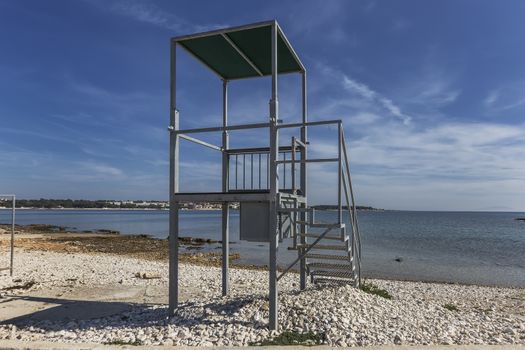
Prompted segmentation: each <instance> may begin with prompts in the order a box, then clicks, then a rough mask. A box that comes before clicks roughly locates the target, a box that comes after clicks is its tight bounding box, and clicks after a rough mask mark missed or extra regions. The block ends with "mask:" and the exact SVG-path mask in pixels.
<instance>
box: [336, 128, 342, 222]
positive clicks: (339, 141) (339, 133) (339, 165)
mask: <svg viewBox="0 0 525 350" xmlns="http://www.w3.org/2000/svg"><path fill="white" fill-rule="evenodd" d="M341 128H342V125H341V122H339V123H337V159H338V161H337V221H338V222H339V223H342V222H343V221H342V220H343V201H342V197H341V196H342V193H343V192H342V180H343V163H342V152H341V151H342V149H341V147H342V146H343V140H342V131H343V130H342V129H341Z"/></svg>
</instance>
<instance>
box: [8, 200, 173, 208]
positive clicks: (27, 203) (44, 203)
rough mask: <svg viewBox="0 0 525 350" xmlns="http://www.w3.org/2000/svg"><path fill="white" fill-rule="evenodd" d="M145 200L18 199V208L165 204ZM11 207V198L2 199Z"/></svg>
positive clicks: (156, 205)
mask: <svg viewBox="0 0 525 350" xmlns="http://www.w3.org/2000/svg"><path fill="white" fill-rule="evenodd" d="M139 203H140V204H141V205H139ZM142 203H143V201H125V202H122V201H112V200H94V201H92V200H87V199H45V198H40V199H17V200H16V207H17V208H39V209H55V208H66V209H84V208H90V209H103V208H111V209H135V208H140V209H161V208H162V207H163V206H162V205H161V204H160V203H159V202H153V203H149V202H148V204H147V205H144V204H142ZM2 206H5V207H10V206H11V200H1V199H0V207H2Z"/></svg>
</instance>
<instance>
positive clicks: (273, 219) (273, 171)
mask: <svg viewBox="0 0 525 350" xmlns="http://www.w3.org/2000/svg"><path fill="white" fill-rule="evenodd" d="M277 70H278V68H277V22H274V23H273V25H272V99H271V100H270V210H269V214H270V218H269V220H270V223H269V232H268V233H269V235H270V237H269V238H270V261H269V266H270V271H269V278H270V295H269V301H270V319H269V328H270V329H271V330H277V329H278V317H277V313H278V308H279V303H278V286H277V249H278V239H277V234H278V227H277V205H278V196H279V178H278V174H279V172H278V168H277V167H278V165H277V160H278V157H279V136H278V129H277V120H278V118H279V101H278V93H277Z"/></svg>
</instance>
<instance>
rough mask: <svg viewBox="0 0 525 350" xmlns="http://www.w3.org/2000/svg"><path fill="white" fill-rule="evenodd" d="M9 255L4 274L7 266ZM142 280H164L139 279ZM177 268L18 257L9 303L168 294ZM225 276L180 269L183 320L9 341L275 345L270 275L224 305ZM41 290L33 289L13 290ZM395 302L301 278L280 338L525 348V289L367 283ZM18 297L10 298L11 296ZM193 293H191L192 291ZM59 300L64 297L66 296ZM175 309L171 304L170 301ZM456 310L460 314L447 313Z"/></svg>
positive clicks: (14, 334) (292, 286)
mask: <svg viewBox="0 0 525 350" xmlns="http://www.w3.org/2000/svg"><path fill="white" fill-rule="evenodd" d="M7 261H8V259H7V256H6V254H2V255H1V256H0V266H3V265H5V264H6V263H7ZM137 273H139V274H140V273H146V274H150V275H152V276H153V277H157V276H158V277H159V278H151V279H145V278H138V277H137ZM167 276H168V264H167V262H159V261H147V260H140V259H136V258H130V257H122V256H116V255H109V254H82V253H78V254H77V253H75V254H70V253H69V254H68V253H58V252H36V251H32V252H28V251H23V252H17V255H16V266H15V275H14V276H13V277H9V275H8V274H7V273H5V271H4V272H2V274H1V275H0V290H1V291H0V294H1V297H0V301H6V300H10V299H13V298H15V299H16V298H17V297H23V296H27V295H32V294H35V293H38V292H45V291H46V290H53V289H55V288H65V289H67V290H75V289H81V288H86V287H90V286H91V287H100V286H113V287H115V286H117V288H121V289H122V290H123V291H125V290H126V289H129V288H132V287H136V286H148V287H151V288H154V289H156V290H160V291H163V290H164V291H165V293H166V295H167V293H168V288H167V284H168V280H167ZM220 276H221V275H220V269H219V268H216V267H206V266H196V265H189V264H181V265H180V290H181V293H182V294H184V293H186V292H187V295H188V298H187V299H186V300H185V301H183V302H182V303H181V305H180V308H179V309H178V312H177V315H176V316H175V317H174V318H172V319H167V318H166V312H167V306H166V305H165V304H163V303H154V304H143V303H132V304H131V305H130V307H129V309H127V310H126V311H125V312H119V313H116V314H113V315H109V316H105V317H101V318H93V319H87V320H85V319H83V320H80V321H79V320H74V319H55V320H51V321H50V320H41V319H38V318H35V319H31V318H28V319H26V320H25V321H24V324H23V325H20V324H18V326H15V325H13V324H10V323H9V320H7V321H5V320H4V323H3V324H1V325H0V339H18V340H22V341H42V340H44V341H56V342H59V341H60V342H96V343H104V344H125V343H128V344H143V345H195V346H197V345H200V346H206V345H208V346H212V345H230V346H237V345H239V346H244V345H249V344H253V343H257V342H260V341H263V340H267V339H271V338H273V337H274V336H276V335H277V333H275V332H273V333H270V332H269V331H268V330H267V328H266V325H267V318H268V304H267V301H266V299H265V298H266V296H267V290H268V278H267V273H266V272H265V271H261V270H248V269H236V268H233V269H231V293H230V296H228V297H222V296H221V284H220V283H221V277H220ZM28 282H34V284H33V285H31V286H30V287H29V289H26V290H24V289H21V288H19V289H16V288H15V289H9V287H13V286H20V285H24V284H25V285H26V286H29V285H30V284H29V285H28V284H27V283H28ZM367 282H369V283H373V284H375V285H377V286H378V287H380V288H383V289H385V290H386V291H388V293H390V294H391V296H392V299H385V298H383V297H381V296H377V295H372V294H367V293H365V292H363V291H360V290H357V289H355V288H352V287H351V286H341V285H339V286H337V285H319V286H316V285H312V284H309V286H308V289H307V290H306V291H303V292H299V291H298V285H297V284H298V276H297V275H296V274H289V275H287V276H285V277H284V278H283V279H282V280H281V282H280V284H279V286H280V309H279V323H280V331H281V332H282V331H294V332H299V333H305V332H313V333H315V334H324V339H325V340H324V343H325V344H327V345H331V346H358V345H383V344H525V290H524V289H517V288H497V287H481V286H467V285H457V284H439V283H423V282H403V281H389V280H367ZM6 288H8V289H6ZM185 291H186V292H185ZM57 297H59V296H57ZM166 300H167V298H166ZM447 304H450V305H454V306H455V307H456V308H457V310H449V309H447V308H445V307H444V306H445V305H447Z"/></svg>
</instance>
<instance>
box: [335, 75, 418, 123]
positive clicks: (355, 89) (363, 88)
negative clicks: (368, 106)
mask: <svg viewBox="0 0 525 350" xmlns="http://www.w3.org/2000/svg"><path fill="white" fill-rule="evenodd" d="M327 71H328V72H331V70H330V69H328V70H327ZM331 74H336V73H335V72H331ZM340 74H341V78H342V84H343V87H344V88H345V89H346V90H347V91H349V92H351V93H355V94H357V95H359V96H361V97H362V98H364V99H366V100H367V101H368V102H371V103H378V104H379V105H381V106H382V107H383V108H384V109H385V110H386V111H387V112H388V113H390V114H391V115H393V116H395V117H397V118H399V119H400V120H402V121H403V123H404V124H406V125H408V124H410V121H411V120H412V117H410V116H408V115H407V114H405V113H403V112H402V111H401V108H400V107H399V106H397V105H396V104H394V102H393V101H392V100H391V99H389V98H387V97H385V96H383V95H381V94H380V93H378V92H376V91H374V90H372V89H371V88H370V87H368V86H367V85H366V84H363V83H361V82H358V81H356V80H354V79H351V78H350V77H348V76H347V75H345V74H342V73H340Z"/></svg>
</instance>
